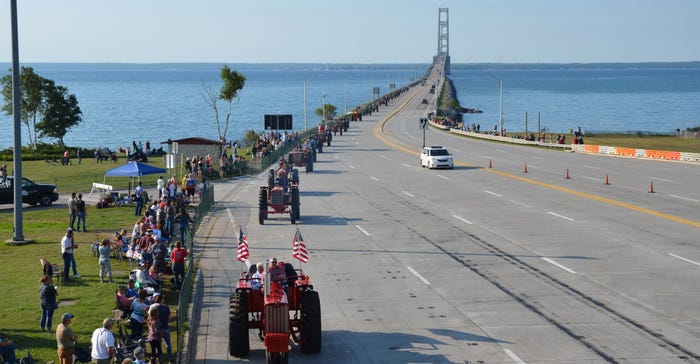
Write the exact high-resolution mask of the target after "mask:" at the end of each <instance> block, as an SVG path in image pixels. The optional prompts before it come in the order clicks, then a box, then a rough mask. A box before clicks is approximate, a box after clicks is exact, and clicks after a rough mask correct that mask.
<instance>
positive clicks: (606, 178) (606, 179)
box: [604, 173, 610, 185]
mask: <svg viewBox="0 0 700 364" xmlns="http://www.w3.org/2000/svg"><path fill="white" fill-rule="evenodd" d="M604 184H606V185H609V184H610V182H609V181H608V174H607V173H606V174H605V183H604Z"/></svg>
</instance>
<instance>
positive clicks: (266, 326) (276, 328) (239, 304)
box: [229, 263, 321, 364]
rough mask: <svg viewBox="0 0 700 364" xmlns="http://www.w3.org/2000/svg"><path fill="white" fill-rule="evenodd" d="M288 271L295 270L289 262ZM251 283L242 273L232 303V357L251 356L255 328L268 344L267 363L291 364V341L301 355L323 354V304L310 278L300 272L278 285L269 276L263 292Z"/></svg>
mask: <svg viewBox="0 0 700 364" xmlns="http://www.w3.org/2000/svg"><path fill="white" fill-rule="evenodd" d="M289 269H291V271H294V268H293V267H291V264H289V263H287V264H286V269H285V270H289ZM295 274H296V273H295ZM250 281H251V278H248V277H247V276H246V275H245V273H242V274H241V278H240V279H239V280H238V283H237V285H236V291H235V292H234V293H233V294H232V295H231V298H230V300H229V352H230V354H231V356H236V357H245V356H248V354H249V352H250V335H249V333H248V330H255V329H257V330H258V337H260V339H261V340H263V341H264V343H265V358H266V363H268V364H271V363H275V364H286V363H287V362H288V360H289V357H288V354H289V350H290V339H291V340H292V341H293V342H294V343H296V344H298V345H299V346H300V347H301V351H302V353H305V354H311V353H318V352H320V351H321V302H320V300H319V297H318V292H317V291H314V289H313V285H311V284H309V277H308V276H304V274H303V272H300V274H299V276H296V275H287V277H286V281H284V282H275V281H272V280H271V279H270V274H269V273H267V274H265V279H264V285H263V287H262V288H261V289H254V288H252V287H253V285H252V284H251V282H250ZM285 286H286V292H285Z"/></svg>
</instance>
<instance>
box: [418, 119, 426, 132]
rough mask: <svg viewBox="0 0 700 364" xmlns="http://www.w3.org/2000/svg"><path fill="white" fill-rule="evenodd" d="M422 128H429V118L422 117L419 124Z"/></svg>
mask: <svg viewBox="0 0 700 364" xmlns="http://www.w3.org/2000/svg"><path fill="white" fill-rule="evenodd" d="M418 126H419V128H420V129H424V130H425V129H427V128H428V119H427V118H420V121H419V124H418Z"/></svg>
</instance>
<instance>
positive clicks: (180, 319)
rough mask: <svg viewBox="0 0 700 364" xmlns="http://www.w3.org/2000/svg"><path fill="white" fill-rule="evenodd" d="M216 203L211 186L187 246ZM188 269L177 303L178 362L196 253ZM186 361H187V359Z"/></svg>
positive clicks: (206, 192) (190, 233) (199, 210)
mask: <svg viewBox="0 0 700 364" xmlns="http://www.w3.org/2000/svg"><path fill="white" fill-rule="evenodd" d="M213 203H214V187H213V186H209V188H207V190H206V191H205V192H204V193H203V194H202V197H201V199H200V200H199V205H197V208H196V209H195V212H194V218H193V219H192V221H193V223H192V227H191V228H190V229H188V230H187V233H186V234H185V248H187V249H192V248H193V246H194V242H193V237H194V234H195V232H196V231H197V228H198V227H199V224H200V223H201V222H202V219H203V218H204V216H206V214H207V211H209V208H210V207H211V205H212V204H213ZM187 258H188V260H187V271H186V272H185V278H184V279H183V281H182V287H180V300H179V301H178V305H177V349H178V363H181V362H182V361H181V360H182V355H181V354H182V352H183V345H184V337H185V331H186V330H187V327H185V322H187V319H188V317H187V312H188V308H189V304H190V301H191V299H192V284H193V279H194V274H195V264H194V254H190V255H188V256H187ZM184 362H187V360H185V361H184Z"/></svg>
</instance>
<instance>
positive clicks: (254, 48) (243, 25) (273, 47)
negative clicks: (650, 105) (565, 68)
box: [0, 0, 700, 63]
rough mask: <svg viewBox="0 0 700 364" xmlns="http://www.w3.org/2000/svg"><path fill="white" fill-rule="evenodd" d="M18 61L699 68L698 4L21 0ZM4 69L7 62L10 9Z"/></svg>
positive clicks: (5, 18) (628, 0)
mask: <svg viewBox="0 0 700 364" xmlns="http://www.w3.org/2000/svg"><path fill="white" fill-rule="evenodd" d="M18 3H19V4H18V7H19V29H20V35H19V40H20V61H22V62H135V63H151V62H224V63H243V62H248V63H284V62H294V63H299V62H313V63H324V62H328V63H427V62H429V61H430V60H431V57H432V56H433V55H434V54H435V53H436V51H437V30H438V25H437V22H438V8H440V7H447V8H449V15H450V18H449V20H450V44H449V47H450V55H451V57H452V62H453V63H474V62H505V63H515V62H527V63H535V62H555V63H559V62H562V63H567V62H582V63H588V62H650V61H700V46H698V39H700V21H698V15H699V14H700V1H698V0H653V1H652V0H577V1H573V0H527V1H526V0H444V1H434V0H353V1H337V0H325V1H308V0H274V1H272V0H240V1H239V0H189V1H184V0H119V1H106V0H104V1H98V0H66V1H57V0H18ZM0 7H2V9H1V10H0V62H10V61H11V46H10V15H9V14H10V2H9V1H3V2H2V5H1V6H0Z"/></svg>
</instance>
